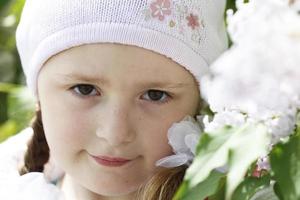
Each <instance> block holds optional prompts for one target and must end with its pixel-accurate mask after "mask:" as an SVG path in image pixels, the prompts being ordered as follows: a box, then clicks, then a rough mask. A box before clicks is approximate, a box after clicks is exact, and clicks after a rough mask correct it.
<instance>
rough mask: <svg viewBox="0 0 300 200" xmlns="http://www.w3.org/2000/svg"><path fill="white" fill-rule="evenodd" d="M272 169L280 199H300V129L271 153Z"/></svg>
mask: <svg viewBox="0 0 300 200" xmlns="http://www.w3.org/2000/svg"><path fill="white" fill-rule="evenodd" d="M270 161H271V169H272V172H273V173H274V179H275V181H276V188H275V189H276V194H279V195H280V196H281V197H280V199H284V200H296V199H300V129H299V127H298V129H297V133H296V134H294V135H293V136H291V137H290V139H289V141H288V142H286V143H280V144H277V145H276V146H275V147H274V148H273V150H272V152H271V155H270Z"/></svg>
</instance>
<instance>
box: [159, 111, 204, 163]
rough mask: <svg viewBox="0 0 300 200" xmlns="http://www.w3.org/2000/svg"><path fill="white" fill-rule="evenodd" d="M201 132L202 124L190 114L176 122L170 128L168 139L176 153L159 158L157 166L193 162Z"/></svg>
mask: <svg viewBox="0 0 300 200" xmlns="http://www.w3.org/2000/svg"><path fill="white" fill-rule="evenodd" d="M201 133H202V131H201V128H200V124H199V123H198V122H197V121H196V120H194V119H193V118H192V117H190V116H187V117H185V118H184V119H183V120H182V121H181V122H179V123H174V124H173V125H172V126H171V128H170V129H169V130H168V139H169V144H170V145H171V146H172V148H173V151H174V153H175V155H171V156H168V157H165V158H162V159H160V160H158V161H157V162H156V166H161V167H167V168H170V167H177V166H181V165H185V164H186V165H189V164H191V162H192V161H193V159H194V157H195V154H196V147H197V144H198V142H199V139H200V135H201Z"/></svg>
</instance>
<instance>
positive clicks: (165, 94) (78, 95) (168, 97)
mask: <svg viewBox="0 0 300 200" xmlns="http://www.w3.org/2000/svg"><path fill="white" fill-rule="evenodd" d="M80 86H88V87H90V86H91V87H93V90H92V91H96V93H98V94H94V95H84V94H80V93H81V92H80V91H79V90H78V87H80ZM76 89H77V91H76ZM70 90H71V91H72V93H73V94H74V95H76V96H77V97H79V98H83V99H85V98H90V97H93V96H99V95H100V92H98V91H97V89H96V87H95V86H93V85H89V84H77V85H74V86H72V87H71V88H70ZM150 91H155V92H162V93H163V95H164V96H165V98H164V99H165V100H163V101H155V100H151V99H149V100H148V101H151V102H153V103H155V104H165V103H168V102H169V101H170V99H171V98H172V97H171V95H170V94H169V93H167V92H165V91H162V90H155V89H152V90H148V91H147V92H146V93H145V94H148V96H149V92H150Z"/></svg>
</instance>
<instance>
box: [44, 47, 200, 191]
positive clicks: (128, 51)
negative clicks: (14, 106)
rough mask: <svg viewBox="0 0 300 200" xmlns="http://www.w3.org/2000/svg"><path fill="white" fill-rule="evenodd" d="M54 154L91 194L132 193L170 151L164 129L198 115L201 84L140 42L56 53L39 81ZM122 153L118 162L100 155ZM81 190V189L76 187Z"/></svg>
mask: <svg viewBox="0 0 300 200" xmlns="http://www.w3.org/2000/svg"><path fill="white" fill-rule="evenodd" d="M38 93H39V101H40V106H41V110H42V120H43V124H44V130H45V134H46V138H47V141H48V144H49V147H50V151H51V157H52V158H53V159H54V160H55V161H56V162H57V163H58V164H59V166H60V167H61V168H62V169H63V170H64V171H65V172H66V174H67V175H68V176H69V177H71V178H72V180H73V182H74V184H77V186H78V187H80V188H81V189H82V191H85V192H86V193H90V194H89V195H94V196H97V195H99V196H126V195H132V194H134V192H135V191H136V190H137V189H138V187H139V186H141V185H142V184H143V183H144V182H145V181H146V180H147V179H148V178H150V177H151V176H152V175H153V174H154V173H155V172H157V170H158V169H159V168H158V167H156V166H155V162H156V161H157V160H159V159H160V158H162V157H165V156H168V155H170V154H172V149H171V147H170V146H169V144H168V140H167V131H168V129H169V127H170V126H171V125H172V123H174V122H177V121H180V120H182V119H183V118H184V117H185V116H186V115H195V114H197V110H198V106H199V103H200V95H199V91H198V84H197V83H196V81H195V80H194V78H193V76H192V75H191V74H190V73H189V72H187V71H186V70H185V69H184V68H183V67H181V66H180V65H178V64H177V63H175V62H173V61H172V60H170V59H168V58H166V57H164V56H162V55H160V54H157V53H154V52H152V51H149V50H145V49H142V48H139V47H134V46H126V45H117V44H93V45H83V46H80V47H75V48H72V49H69V50H66V51H64V52H62V53H60V54H58V55H56V56H54V57H52V58H51V59H50V60H48V62H47V63H46V64H45V65H44V67H43V68H42V70H41V72H40V75H39V79H38ZM101 156H104V157H110V158H123V159H126V160H129V161H128V162H126V163H122V162H121V163H120V162H114V163H108V164H116V165H119V164H120V166H107V165H105V163H104V164H103V163H102V164H100V163H98V162H97V161H96V159H95V157H101ZM78 191H79V190H78Z"/></svg>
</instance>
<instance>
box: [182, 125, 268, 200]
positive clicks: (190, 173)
mask: <svg viewBox="0 0 300 200" xmlns="http://www.w3.org/2000/svg"><path fill="white" fill-rule="evenodd" d="M270 140H271V138H270V135H269V134H268V132H267V129H266V128H265V126H263V125H261V124H256V125H245V126H243V127H239V128H230V127H225V128H224V129H221V130H219V131H217V132H215V133H211V134H205V135H204V136H203V137H202V138H201V139H200V143H199V146H198V148H197V152H198V154H197V156H196V157H195V159H194V162H193V163H192V165H191V166H190V167H189V168H188V170H187V172H186V176H185V180H187V181H189V183H190V184H189V187H190V188H189V189H192V188H194V187H195V186H196V185H198V184H199V183H201V182H203V181H204V180H205V179H206V178H207V177H208V176H209V174H210V173H211V171H213V170H214V169H216V168H218V167H222V166H226V165H228V168H229V171H228V176H227V183H226V199H230V197H231V195H232V193H233V192H234V190H235V189H236V188H237V186H238V185H239V184H240V183H241V182H242V181H243V179H244V177H245V174H246V172H247V170H248V168H249V166H250V165H251V164H252V163H253V162H254V161H256V160H257V159H258V158H259V157H261V156H265V155H266V154H267V150H268V149H267V148H268V145H269V144H270Z"/></svg>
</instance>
